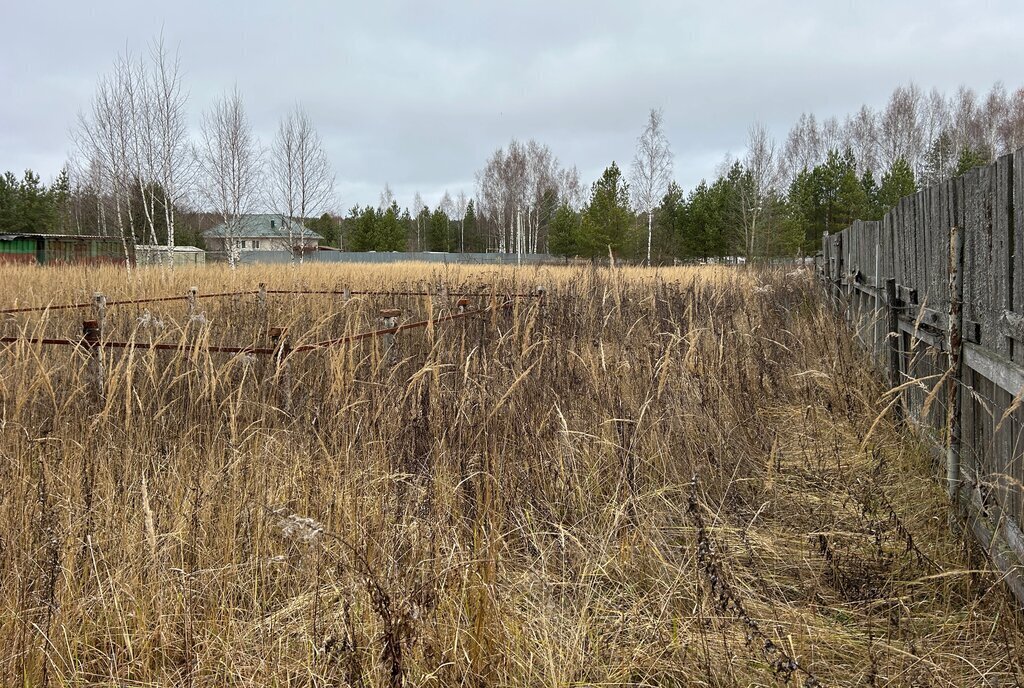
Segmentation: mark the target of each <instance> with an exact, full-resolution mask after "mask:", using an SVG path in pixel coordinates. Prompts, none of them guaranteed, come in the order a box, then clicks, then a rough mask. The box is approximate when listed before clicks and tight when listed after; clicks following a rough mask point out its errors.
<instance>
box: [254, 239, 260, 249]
mask: <svg viewBox="0 0 1024 688" xmlns="http://www.w3.org/2000/svg"><path fill="white" fill-rule="evenodd" d="M252 247H253V248H259V247H260V242H258V241H256V240H255V239H253V240H252Z"/></svg>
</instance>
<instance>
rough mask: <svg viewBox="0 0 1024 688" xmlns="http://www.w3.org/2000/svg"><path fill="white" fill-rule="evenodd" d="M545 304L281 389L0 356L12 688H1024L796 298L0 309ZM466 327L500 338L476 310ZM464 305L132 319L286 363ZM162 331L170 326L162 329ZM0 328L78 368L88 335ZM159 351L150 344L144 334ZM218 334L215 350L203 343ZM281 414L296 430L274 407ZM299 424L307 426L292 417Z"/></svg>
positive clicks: (896, 445) (311, 359)
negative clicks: (347, 336)
mask: <svg viewBox="0 0 1024 688" xmlns="http://www.w3.org/2000/svg"><path fill="white" fill-rule="evenodd" d="M258 282H266V283H267V285H268V286H269V287H271V288H279V289H296V288H305V289H324V288H343V287H346V286H347V287H349V288H351V289H355V290H398V289H403V288H419V287H420V284H421V283H422V284H423V285H429V286H430V289H431V290H432V291H436V288H437V285H440V284H442V283H443V284H445V285H447V286H448V288H449V289H451V290H452V291H454V290H459V289H465V290H469V291H474V292H476V291H480V292H481V293H487V294H490V293H503V292H513V291H532V290H533V289H535V288H536V287H537V286H538V285H543V286H544V287H546V289H547V293H548V299H547V301H546V302H545V304H544V305H543V307H541V306H540V305H538V304H537V303H536V302H523V303H519V304H517V305H516V307H515V308H514V310H512V311H511V312H507V313H505V312H488V313H486V314H485V315H483V316H480V317H472V318H467V319H465V320H460V321H454V322H451V323H446V324H442V325H438V326H437V327H434V328H428V329H426V330H416V331H409V332H403V333H400V334H399V335H398V337H397V340H396V347H395V348H394V349H392V350H385V349H384V347H383V343H382V342H381V341H380V340H369V341H362V342H355V343H350V344H345V345H342V346H338V347H335V348H332V349H329V350H324V351H317V352H312V353H308V354H301V355H300V354H295V355H294V356H292V358H291V360H290V361H288V362H287V372H286V368H285V366H283V365H281V364H279V363H277V362H275V361H272V360H267V359H266V358H261V359H259V360H252V359H250V358H249V357H247V356H244V355H238V356H233V355H228V354H209V353H206V352H204V351H202V349H201V347H195V346H193V347H191V348H183V349H182V350H180V351H162V352H151V351H145V350H140V349H136V350H133V351H121V352H113V353H110V354H109V355H107V356H106V359H105V361H104V365H105V372H104V376H105V385H106V389H105V395H104V397H103V398H102V399H99V398H97V397H96V394H95V380H94V378H93V377H92V373H90V370H89V367H88V365H87V356H86V354H85V353H84V352H83V351H80V350H77V349H74V348H70V347H41V346H38V345H26V344H24V343H21V344H14V345H6V346H5V348H4V349H3V351H2V352H0V394H2V414H3V415H2V418H0V423H2V440H0V456H2V460H0V479H2V484H3V485H5V486H6V489H5V490H4V492H3V493H2V496H0V682H2V683H3V684H4V685H33V686H35V685H51V686H82V685H118V686H157V685H161V686H164V685H165V686H172V685H173V686H179V685H193V686H222V685H233V686H242V685H245V686H267V685H273V686H313V685H364V686H377V685H388V686H394V685H401V684H406V685H421V686H447V685H510V686H511V685H517V686H518V685H531V686H532V685H545V686H568V685H613V684H614V685H678V686H688V685H704V686H734V685H736V686H746V685H773V684H781V683H785V682H789V683H791V684H793V685H877V686H882V685H885V686H904V685H907V686H910V685H928V686H969V685H1014V684H1015V683H1016V682H1017V681H1019V680H1020V679H1021V678H1022V677H1024V672H1022V669H1021V667H1020V665H1019V660H1018V657H1020V656H1021V654H1022V647H1024V643H1022V639H1024V633H1022V630H1024V629H1022V628H1021V625H1020V618H1019V617H1018V616H1017V612H1016V608H1015V606H1014V604H1013V602H1012V600H1011V599H1009V598H1008V597H1007V594H1006V593H1005V591H1003V590H1002V588H1001V587H999V586H998V585H997V584H996V583H997V576H996V575H994V574H993V573H991V572H990V571H989V570H988V567H987V564H986V563H985V562H984V559H983V558H981V557H978V556H977V555H976V554H975V553H974V552H973V551H972V549H971V548H970V547H968V546H966V545H964V544H963V543H962V542H961V541H960V540H959V539H958V538H957V537H956V536H955V535H953V534H952V533H951V531H950V530H949V528H948V525H947V519H948V514H947V510H946V507H945V502H944V498H943V492H942V489H941V484H940V483H939V482H938V481H937V480H936V478H935V473H936V467H935V466H933V465H932V463H931V461H930V459H929V458H928V454H927V452H926V451H925V450H924V449H923V448H921V447H920V446H917V445H916V444H915V443H914V442H913V441H910V440H908V439H906V438H905V437H902V436H900V435H899V434H898V433H897V432H896V431H895V430H894V428H893V427H892V426H891V424H890V423H889V422H888V421H887V420H883V421H882V422H880V423H878V424H877V426H875V427H874V429H873V431H872V432H871V433H870V436H868V435H869V429H871V428H872V426H873V425H874V422H875V420H876V417H877V416H878V414H879V412H880V411H881V410H882V408H884V406H885V402H886V400H885V399H884V398H883V392H884V389H883V388H882V387H881V386H880V384H879V382H878V380H877V379H876V378H875V376H874V375H872V374H871V372H870V367H869V365H868V362H867V361H866V359H865V358H864V356H863V355H862V354H861V353H859V352H858V351H857V350H856V349H855V347H854V345H853V344H851V343H850V339H851V338H850V336H849V333H848V332H847V331H846V328H845V326H843V325H842V323H841V322H839V321H838V319H837V318H836V317H834V316H833V314H832V313H831V312H830V310H829V308H828V307H827V306H826V304H825V303H824V301H823V299H822V298H821V297H820V295H819V290H818V288H817V286H816V285H815V284H814V283H813V282H812V281H811V280H810V278H808V277H807V276H801V275H799V274H785V273H783V272H769V271H745V270H744V271H737V270H731V269H726V268H717V269H716V268H700V269H698V268H679V269H670V270H662V271H659V272H658V273H657V274H655V273H654V272H649V271H644V270H640V269H623V270H617V271H614V272H610V271H608V270H606V269H595V270H586V269H580V268H571V269H570V268H530V269H518V270H517V269H513V268H502V269H494V268H484V267H475V268H474V267H459V268H446V269H439V268H437V267H436V266H427V265H417V264H405V265H392V266H303V267H301V268H298V269H295V268H291V267H287V266H281V267H262V268H247V269H240V270H238V271H236V272H231V271H229V270H227V269H224V268H218V267H210V268H206V269H204V270H198V271H188V270H177V271H175V272H173V273H170V274H168V273H165V272H162V271H157V270H153V271H139V272H138V273H137V274H135V275H134V276H133V277H132V279H131V281H130V282H126V281H125V276H124V274H123V273H121V272H118V271H116V270H113V269H100V270H85V269H72V268H68V269H59V270H41V269H35V268H19V267H9V268H4V269H3V270H0V304H4V305H9V306H10V305H15V303H17V304H19V305H22V304H24V305H43V304H47V303H63V302H71V301H80V300H85V301H88V300H89V299H91V297H92V293H93V292H94V291H97V290H100V291H103V292H104V293H106V295H107V297H108V298H109V299H118V298H124V297H133V298H140V297H146V296H158V295H165V294H183V293H184V292H185V290H186V289H187V288H188V287H189V286H191V285H196V286H198V287H199V290H200V293H201V294H202V293H212V292H218V291H235V290H252V289H255V286H256V284H257V283H258ZM474 303H480V304H482V305H483V306H486V305H487V304H488V303H490V301H489V299H488V298H487V297H481V298H480V299H478V300H475V301H474ZM390 306H399V307H401V308H403V319H405V320H413V319H419V318H421V317H436V316H438V315H441V314H444V313H446V312H449V311H450V309H451V306H452V304H451V302H450V300H449V302H447V303H446V302H444V299H441V298H436V299H426V298H397V297H380V296H378V297H374V296H361V297H353V298H352V299H351V300H350V301H347V302H346V301H344V300H343V299H342V298H341V297H336V296H302V297H295V296H271V297H270V299H269V303H268V306H267V308H266V310H265V311H263V310H260V309H259V307H258V306H257V304H256V301H255V297H253V296H251V295H247V296H244V297H240V298H237V299H235V298H230V297H229V298H223V299H217V300H213V299H211V300H202V301H201V302H200V307H199V311H200V312H201V313H202V314H203V318H202V319H201V320H196V321H193V322H189V320H188V318H187V317H186V314H185V304H184V302H169V303H166V304H152V305H149V306H146V307H141V306H120V307H112V308H110V309H109V311H108V314H107V316H108V323H107V329H108V335H107V336H108V337H110V338H114V339H124V340H127V339H134V340H138V341H149V340H150V339H153V340H158V341H166V342H176V341H189V342H192V343H193V344H195V343H198V344H199V345H201V344H202V343H203V342H211V343H225V344H227V343H231V344H236V345H265V344H266V342H267V340H266V337H267V329H268V328H269V327H270V326H273V325H279V326H287V327H288V328H289V331H290V332H291V334H292V338H293V341H294V343H301V342H308V341H315V340H318V339H323V338H325V337H330V336H339V335H341V334H344V333H353V332H357V331H362V330H365V329H372V328H373V327H375V326H376V315H377V311H378V309H380V308H383V307H390ZM147 311H148V320H147ZM88 313H89V311H88V310H87V311H84V313H77V312H73V311H55V312H50V313H44V314H39V313H36V314H19V315H15V316H11V317H8V318H7V320H6V321H5V322H4V324H3V334H4V335H7V336H17V335H20V334H24V335H33V336H57V337H76V336H78V334H79V332H80V330H81V320H82V319H83V317H85V315H86V314H88ZM157 320H159V321H160V322H161V323H162V327H157V326H155V325H153V322H154V321H157ZM204 321H205V322H204ZM285 385H287V386H288V387H289V389H290V395H288V396H287V397H286V395H285V392H284V390H283V387H284V386H285ZM286 398H287V399H288V401H287V406H286V407H285V399H286Z"/></svg>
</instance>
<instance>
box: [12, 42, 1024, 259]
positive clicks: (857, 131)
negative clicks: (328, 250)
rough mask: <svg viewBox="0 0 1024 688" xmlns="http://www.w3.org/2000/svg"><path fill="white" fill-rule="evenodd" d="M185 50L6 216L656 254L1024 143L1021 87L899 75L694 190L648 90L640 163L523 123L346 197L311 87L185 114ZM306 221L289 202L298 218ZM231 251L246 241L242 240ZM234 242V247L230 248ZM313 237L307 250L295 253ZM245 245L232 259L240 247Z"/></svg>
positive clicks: (774, 234) (829, 206)
mask: <svg viewBox="0 0 1024 688" xmlns="http://www.w3.org/2000/svg"><path fill="white" fill-rule="evenodd" d="M186 108H187V95H186V91H185V89H184V86H183V84H182V78H181V70H180V66H179V60H178V57H177V56H176V55H171V54H170V53H169V52H168V51H167V50H166V48H165V47H164V43H163V40H162V38H160V39H157V40H155V41H154V42H153V43H152V45H151V47H150V49H149V51H148V52H147V53H145V54H142V55H133V54H131V53H129V52H126V53H125V54H124V55H121V56H119V57H118V58H117V59H116V60H115V62H114V64H113V67H112V69H111V71H110V72H109V73H108V74H107V75H104V76H103V77H101V79H100V80H99V82H98V84H97V87H96V92H95V94H94V96H93V98H92V100H91V101H90V103H89V105H88V107H87V108H86V109H85V110H84V111H83V112H82V113H81V114H80V115H79V117H78V121H77V123H76V125H75V127H74V129H73V143H74V155H73V156H72V159H71V160H70V161H69V162H68V164H67V166H66V167H65V168H64V169H63V170H62V171H61V173H60V174H59V175H58V176H57V178H56V179H55V180H54V181H53V182H52V183H51V184H50V185H48V186H47V185H45V184H43V183H42V182H41V181H40V179H39V177H38V175H36V174H34V173H33V172H32V171H31V170H29V171H26V172H25V173H24V174H23V175H22V176H20V177H19V176H16V175H15V174H13V173H11V172H8V173H6V174H4V175H3V176H2V177H0V232H38V231H43V232H63V233H77V234H100V235H106V236H120V237H121V238H122V240H123V242H124V245H125V253H126V256H127V253H128V244H130V243H135V244H159V245H165V246H168V247H173V246H174V245H175V244H176V243H189V244H192V245H198V246H201V247H202V246H203V239H202V234H201V230H202V229H205V228H208V227H210V226H211V225H213V224H223V225H224V226H225V227H227V228H228V234H229V239H230V235H231V229H232V228H235V227H240V226H241V219H242V218H243V217H244V216H245V215H247V214H250V213H255V212H267V211H271V212H277V213H279V214H281V215H283V216H284V217H285V218H286V225H287V227H286V229H287V231H289V232H290V231H292V229H293V227H294V224H295V223H297V222H304V223H305V224H306V225H307V226H309V227H310V228H311V229H314V230H315V231H318V232H319V233H320V234H322V235H323V236H324V243H325V244H327V245H329V246H334V247H337V248H341V249H344V250H349V251H474V252H476V251H480V252H482V251H492V252H506V253H552V254H556V255H561V256H566V257H573V256H576V257H580V258H591V259H596V258H604V257H607V256H608V255H609V254H611V255H614V256H616V257H620V258H627V259H634V260H636V261H643V262H649V263H666V262H672V261H677V260H694V259H703V260H708V259H714V258H722V257H726V256H743V257H745V258H748V259H752V258H757V257H762V256H794V255H799V254H806V253H810V252H813V251H815V250H817V248H818V244H819V242H820V238H821V234H822V233H823V232H833V231H837V230H839V229H841V228H843V227H845V226H846V225H848V224H849V223H850V222H851V221H852V220H854V219H878V218H880V217H881V216H882V215H883V214H884V213H885V212H886V210H888V208H890V207H892V205H893V204H894V203H895V202H896V201H897V200H899V199H900V198H901V197H903V196H905V195H908V194H911V193H913V192H914V191H916V190H917V189H918V188H920V187H921V186H926V185H930V184H934V183H936V182H939V181H942V180H944V179H948V178H949V177H951V176H955V175H958V174H962V173H963V172H965V171H966V170H968V169H970V168H972V167H975V166H979V165H984V164H987V163H989V162H990V161H992V160H993V159H994V158H995V157H996V156H998V155H1001V154H1004V153H1007V152H1010V151H1013V150H1015V149H1016V148H1017V147H1019V146H1021V145H1024V88H1021V89H1017V90H1016V91H1015V92H1013V93H1012V94H1011V93H1009V92H1007V90H1006V89H1005V87H1004V86H1003V85H1002V84H996V85H995V86H993V87H992V89H991V90H990V91H989V92H988V93H987V94H985V95H984V96H978V95H977V94H976V93H975V92H974V91H972V90H970V89H968V88H965V87H961V88H959V89H957V90H956V91H955V92H954V93H953V94H952V95H946V94H943V93H941V92H939V91H937V90H935V89H933V90H932V91H930V92H927V93H926V92H924V91H923V90H922V89H920V88H919V87H918V86H916V85H914V84H909V85H904V86H899V87H897V88H896V89H895V90H894V91H893V92H892V94H891V96H890V98H889V99H888V101H887V102H886V104H885V105H884V106H883V107H882V108H880V109H878V110H874V109H872V108H871V107H869V106H866V105H865V106H862V107H861V108H860V109H858V110H857V111H856V112H854V113H851V114H850V115H849V116H847V117H845V118H843V119H840V118H839V117H828V118H824V119H819V118H817V117H816V116H815V115H814V114H813V113H805V114H803V115H801V116H800V117H799V118H798V120H797V121H796V122H795V123H794V124H793V126H792V128H791V129H790V130H789V132H788V134H787V136H786V137H785V138H784V141H783V143H782V144H781V145H780V144H777V143H776V141H775V139H774V138H773V137H772V135H771V133H770V132H769V131H768V130H767V129H766V128H765V127H764V126H763V125H761V124H754V125H752V126H751V127H750V129H749V130H748V135H747V141H746V145H745V150H744V152H743V153H742V155H741V156H740V157H738V158H732V157H726V159H725V160H724V161H723V162H722V163H721V165H720V166H719V167H718V169H717V170H716V173H715V174H714V175H713V176H712V177H709V178H707V179H705V180H702V181H701V182H700V183H698V184H697V185H696V186H695V187H694V188H692V189H689V190H684V189H683V188H682V187H681V186H680V185H679V184H678V183H677V182H675V181H674V180H673V160H674V159H673V154H672V150H671V147H670V145H669V142H668V139H667V136H666V133H665V125H664V114H663V113H662V112H661V111H660V110H656V109H652V110H651V111H650V112H649V115H648V117H647V120H646V121H645V122H644V126H643V128H642V129H641V131H640V133H639V135H638V137H637V140H636V148H635V151H634V155H633V158H632V161H631V164H630V165H628V166H627V167H625V168H620V167H619V165H618V164H617V163H616V162H614V161H613V162H611V163H610V164H609V165H608V167H607V168H606V169H605V170H604V172H603V173H602V174H601V175H600V177H599V178H598V179H597V180H595V181H593V183H591V184H590V186H589V187H587V186H585V185H584V183H583V180H582V179H581V176H580V173H579V170H578V169H577V168H576V167H575V166H566V165H563V164H562V163H561V162H560V161H559V159H558V158H557V156H555V154H554V153H553V151H552V149H551V148H550V147H549V146H547V145H546V144H543V143H540V142H537V141H535V140H532V139H531V140H528V141H525V142H523V141H520V140H517V139H512V140H511V141H510V142H509V143H508V144H507V145H506V146H502V147H499V148H498V149H496V150H495V151H494V152H493V153H492V154H491V155H490V156H488V157H487V158H486V160H484V162H483V165H482V167H481V169H480V170H478V171H477V172H476V175H475V185H474V188H473V189H471V190H468V193H467V190H459V191H456V192H455V193H450V192H449V191H444V193H443V194H442V196H441V198H440V200H439V201H438V202H437V204H436V205H435V207H433V208H431V207H429V206H428V205H427V204H426V203H424V200H423V197H422V195H421V194H420V193H419V192H416V193H415V195H414V197H413V199H412V202H411V203H410V204H408V205H405V206H403V205H401V204H400V203H399V202H398V200H397V199H396V198H395V196H394V193H393V192H392V190H391V188H390V186H389V185H387V184H385V185H384V190H383V191H382V193H381V195H380V199H379V202H378V203H377V204H376V205H372V204H367V205H363V206H360V205H356V206H353V207H351V208H350V209H349V210H348V211H347V212H346V213H339V212H337V207H336V206H337V199H336V197H335V195H334V173H333V171H332V169H331V165H330V162H329V160H328V158H327V155H326V153H325V151H324V148H323V144H322V141H321V139H320V136H319V134H318V132H317V130H316V128H315V126H314V125H313V123H312V121H311V119H310V117H309V116H308V114H307V113H306V112H305V111H304V110H303V109H302V107H301V106H298V105H297V106H295V108H294V109H293V110H292V111H290V112H288V113H286V114H285V115H284V116H283V117H282V118H281V120H280V122H279V124H278V127H277V131H276V133H275V136H274V137H273V140H272V141H271V142H270V143H269V145H264V143H263V142H261V141H260V140H258V138H257V136H256V135H255V133H254V131H253V129H252V126H251V124H250V123H249V120H248V116H247V113H246V110H245V107H244V102H243V98H242V95H241V93H240V92H239V91H238V90H237V89H234V90H231V91H227V92H225V93H224V94H223V95H222V96H221V97H219V98H217V99H216V100H215V102H214V103H213V104H212V105H211V106H210V107H209V108H208V109H207V110H206V112H204V113H203V115H202V118H201V123H200V127H199V131H198V135H193V133H192V132H190V131H189V130H188V128H187V127H186V124H185V122H186V115H187V111H186ZM292 221H294V222H292ZM227 243H228V247H229V256H228V258H229V260H232V259H233V258H237V248H238V246H237V242H235V243H234V244H233V245H232V242H231V241H230V240H229V241H228V242H227ZM232 248H233V249H234V250H231V249H232ZM300 255H301V254H300ZM232 262H233V260H232Z"/></svg>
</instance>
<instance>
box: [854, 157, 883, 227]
mask: <svg viewBox="0 0 1024 688" xmlns="http://www.w3.org/2000/svg"><path fill="white" fill-rule="evenodd" d="M860 186H861V188H862V189H864V196H865V199H866V203H867V214H866V215H865V216H864V218H863V219H865V220H881V219H882V215H884V214H885V211H884V210H883V209H882V207H881V204H880V203H879V199H878V184H876V183H875V175H873V174H872V173H871V170H870V169H867V170H864V174H863V175H861V178H860Z"/></svg>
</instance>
